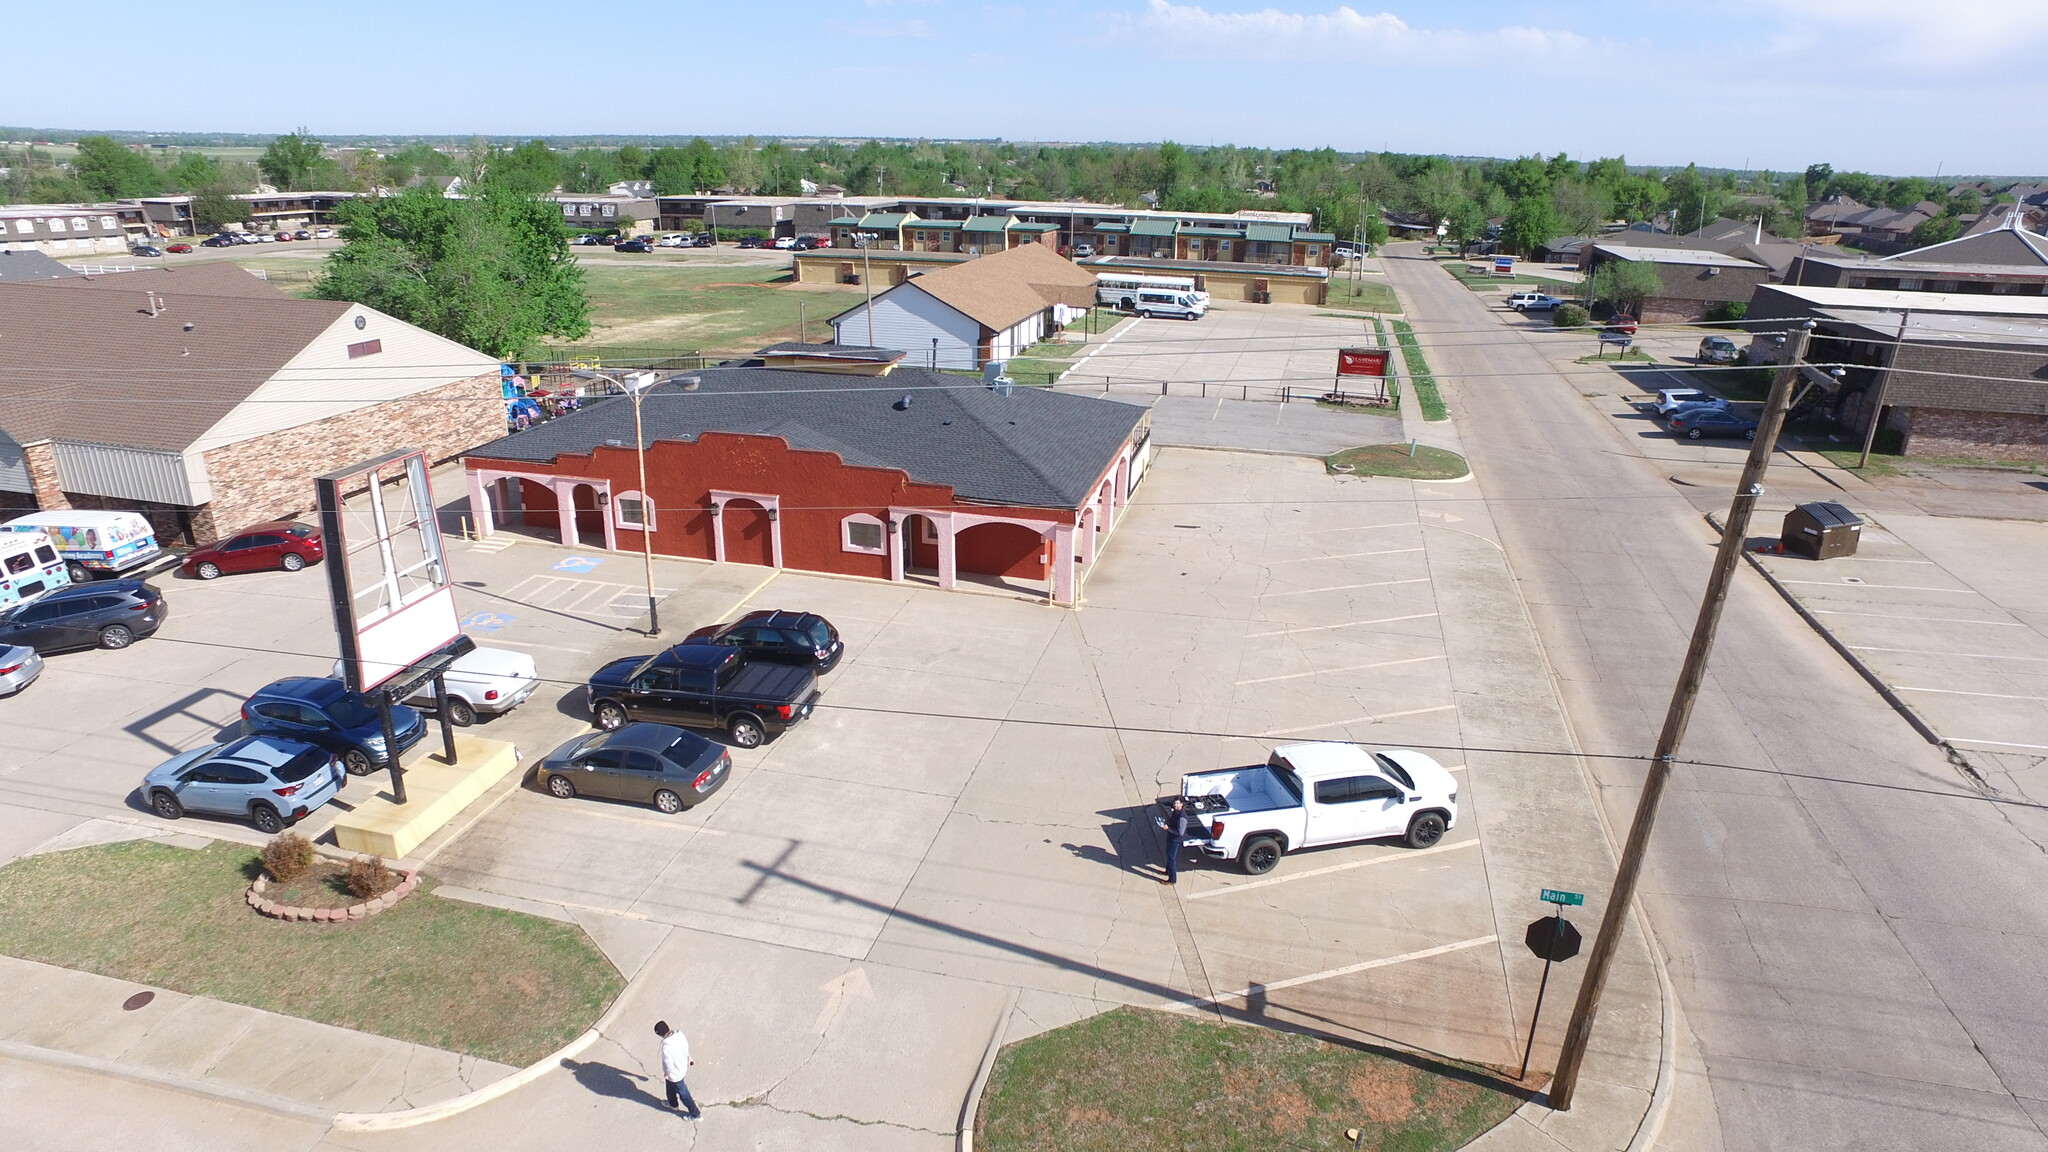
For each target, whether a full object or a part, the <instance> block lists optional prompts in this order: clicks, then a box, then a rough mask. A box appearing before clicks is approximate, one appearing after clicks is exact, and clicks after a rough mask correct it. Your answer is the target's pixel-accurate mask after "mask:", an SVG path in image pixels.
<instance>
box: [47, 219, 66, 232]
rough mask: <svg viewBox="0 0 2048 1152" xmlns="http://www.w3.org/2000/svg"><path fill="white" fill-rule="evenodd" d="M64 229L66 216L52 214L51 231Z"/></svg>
mask: <svg viewBox="0 0 2048 1152" xmlns="http://www.w3.org/2000/svg"><path fill="white" fill-rule="evenodd" d="M63 230H64V218H63V217H62V216H52V217H50V231H52V232H62V231H63Z"/></svg>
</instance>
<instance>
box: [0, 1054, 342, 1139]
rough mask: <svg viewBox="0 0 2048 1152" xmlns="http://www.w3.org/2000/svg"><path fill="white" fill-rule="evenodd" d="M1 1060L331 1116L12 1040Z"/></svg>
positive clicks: (285, 1112)
mask: <svg viewBox="0 0 2048 1152" xmlns="http://www.w3.org/2000/svg"><path fill="white" fill-rule="evenodd" d="M0 1056H5V1057H9V1058H11V1059H16V1060H25V1061H31V1062H34V1063H37V1064H45V1065H52V1066H55V1067H58V1068H68V1069H71V1070H72V1071H74V1072H90V1073H94V1074H96V1075H100V1076H113V1077H117V1078H119V1079H122V1080H129V1081H133V1082H134V1083H137V1084H147V1085H149V1086H150V1087H153V1088H168V1089H171V1090H172V1091H174V1092H184V1093H186V1094H188V1095H192V1096H205V1097H210V1098H212V1099H215V1100H226V1101H228V1102H229V1103H231V1104H240V1105H242V1106H243V1107H245V1108H258V1109H262V1110H263V1111H266V1112H273V1113H276V1114H278V1115H281V1116H290V1117H293V1118H295V1119H300V1120H312V1121H316V1122H318V1123H321V1124H326V1123H328V1122H329V1121H331V1120H332V1119H333V1118H334V1113H332V1112H329V1111H327V1110H325V1109H322V1108H315V1107H313V1106H312V1105H310V1104H300V1103H298V1102H297V1101H293V1100H285V1099H282V1098H281V1097H277V1096H271V1095H267V1094H265V1093H262V1092H252V1091H250V1090H248V1089H246V1088H231V1087H229V1086H227V1085H225V1084H211V1083H208V1082H206V1081H203V1080H191V1079H187V1078H186V1077H183V1076H178V1075H174V1074H172V1073H169V1072H160V1071H158V1070H157V1069H154V1068H143V1067H139V1066H137V1065H134V1064H122V1063H120V1062H118V1061H114V1060H105V1059H101V1058H100V1057H97V1056H81V1055H79V1054H78V1053H76V1052H65V1051H61V1050H59V1049H56V1048H39V1047H37V1046H36V1045H33V1044H22V1043H20V1042H18V1041H14V1040H0Z"/></svg>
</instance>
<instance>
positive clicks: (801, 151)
mask: <svg viewBox="0 0 2048 1152" xmlns="http://www.w3.org/2000/svg"><path fill="white" fill-rule="evenodd" d="M0 165H4V166H5V167H7V168H8V173H7V176H6V177H5V185H4V192H5V198H6V199H7V200H9V201H13V202H60V201H76V200H103V199H113V198H119V197H125V196H148V195H156V194H160V193H166V192H192V193H199V192H202V191H207V192H212V193H233V192H245V191H249V190H251V189H252V188H253V187H254V186H255V184H256V182H257V181H258V180H259V179H260V180H261V181H262V182H263V183H266V184H269V185H271V186H273V187H276V188H279V189H284V190H305V189H315V188H317V189H323V190H333V191H355V192H368V191H372V190H379V189H382V190H391V189H399V188H405V187H410V186H413V185H417V184H424V183H429V182H437V181H438V182H441V183H446V182H447V181H448V180H449V179H451V178H453V177H456V176H462V177H464V178H465V179H469V180H471V181H472V182H474V180H475V179H476V178H477V176H478V175H479V174H481V173H489V175H490V177H491V179H492V180H493V181H494V182H495V183H497V184H499V185H500V186H502V187H506V188H510V189H516V190H518V191H521V192H524V193H530V194H543V193H547V192H551V191H555V190H557V189H559V190H561V191H564V192H602V191H604V190H605V189H607V188H609V187H610V186H611V185H612V184H614V183H617V182H620V181H623V180H646V181H649V182H651V184H652V185H653V190H654V192H655V193H656V194H657V195H677V194H684V193H691V192H707V193H709V192H718V191H721V190H727V191H732V192H737V193H746V194H759V195H776V196H794V195H798V194H800V193H801V192H802V191H803V187H804V185H805V183H807V182H808V183H810V184H813V185H816V186H819V187H824V186H828V185H838V186H840V187H842V188H844V189H845V190H846V191H847V193H848V194H851V195H909V196H999V197H1012V198H1017V199H1027V200H1061V199H1068V198H1078V199H1083V200H1091V201H1097V202H1101V203H1109V204H1120V205H1126V206H1132V207H1139V206H1157V207H1162V208H1166V209H1169V210H1173V209H1179V210H1183V211H1201V212H1234V211H1238V210H1241V209H1267V210H1278V211H1287V212H1307V213H1311V214H1313V216H1314V217H1315V220H1316V222H1317V224H1318V225H1319V226H1321V227H1322V228H1323V229H1325V230H1327V231H1332V232H1336V233H1337V234H1339V235H1340V236H1346V237H1348V236H1352V235H1354V234H1356V233H1357V232H1358V231H1361V230H1362V231H1363V232H1364V233H1365V234H1366V237H1367V239H1368V240H1375V241H1376V240H1378V239H1381V238H1382V236H1381V233H1382V231H1383V229H1382V226H1381V224H1380V219H1381V214H1382V213H1383V212H1392V213H1395V214H1397V215H1405V216H1407V217H1409V218H1413V219H1417V220H1426V221H1430V222H1438V221H1441V222H1447V223H1448V232H1449V234H1450V236H1451V238H1452V239H1454V240H1458V241H1465V240H1471V239H1476V238H1478V237H1480V236H1482V235H1485V234H1488V233H1489V232H1490V230H1491V223H1490V222H1495V221H1498V222H1499V225H1500V226H1499V235H1500V237H1501V239H1502V240H1503V241H1504V242H1505V243H1506V244H1507V245H1508V246H1509V247H1511V248H1515V249H1519V250H1522V251H1527V250H1528V249H1529V248H1530V247H1533V246H1534V245H1537V244H1541V243H1543V242H1545V241H1547V240H1550V239H1552V238H1554V237H1556V236H1560V235H1587V234H1591V233H1593V232H1596V231H1598V230H1599V228H1600V227H1601V226H1602V225H1603V224H1606V223H1609V222H1611V221H1615V220H1652V219H1659V218H1661V219H1663V220H1664V221H1665V222H1666V223H1668V225H1669V226H1670V227H1671V229H1672V230H1673V231H1676V232H1685V231H1690V230H1692V229H1694V228H1697V227H1699V226H1700V225H1701V224H1703V223H1707V222H1710V221H1712V220H1713V219H1714V218H1716V217H1717V216H1730V217H1738V218H1742V219H1760V220H1761V222H1762V224H1763V227H1764V229H1765V230H1766V231H1768V232H1771V233H1774V234H1776V235H1780V236H1797V235H1799V234H1800V232H1801V231H1802V225H1803V214H1804V212H1805V210H1806V207H1807V206H1808V205H1809V204H1812V203H1814V202H1816V201H1819V200H1821V199H1823V198H1825V197H1828V196H1832V195H1843V196H1848V197H1851V198H1853V199H1855V200H1857V201H1858V202H1860V203H1863V204H1867V205H1880V204H1881V205H1885V206H1888V207H1891V208H1895V209H1901V210H1903V209H1906V208H1910V207H1912V206H1914V205H1916V204H1922V203H1924V202H1929V201H1931V202H1933V204H1934V206H1935V208H1936V209H1937V211H1936V213H1935V216H1936V218H1935V219H1934V220H1933V221H1930V222H1929V224H1928V225H1927V226H1926V227H1925V228H1924V229H1923V231H1924V233H1925V235H1924V236H1923V237H1922V238H1921V239H1922V241H1923V242H1927V243H1931V242H1934V241H1935V240H1940V239H1947V238H1949V237H1950V236H1953V235H1954V234H1955V233H1956V231H1958V230H1959V228H1960V217H1961V216H1963V215H1966V214H1969V213H1972V212H1976V211H1980V210H1981V209H1982V208H1983V206H1984V204H1983V201H1984V196H1983V195H1981V194H1980V193H1978V192H1976V191H1973V190H1970V189H1967V188H1966V189H1960V190H1959V191H1958V194H1957V195H1955V196H1953V197H1951V196H1950V195H1949V194H1948V191H1947V187H1946V186H1945V185H1943V184H1942V183H1939V182H1937V181H1934V180H1931V179H1927V178H1923V177H1901V178H1886V177H1879V176H1873V175H1870V174H1868V173H1863V172H1837V171H1835V170H1834V169H1833V168H1832V167H1831V166H1830V165H1827V164H1815V165H1812V166H1811V167H1809V168H1807V169H1806V170H1805V171H1804V172H1797V173H1783V174H1780V173H1773V172H1750V173H1735V172H1716V171H1701V170H1700V169H1699V168H1698V167H1696V166H1690V165H1689V166H1687V167H1685V168H1683V169H1676V170H1670V169H1663V170H1660V169H1652V168H1645V167H1641V166H1636V167H1631V166H1630V165H1629V164H1628V162H1627V160H1626V159H1625V158H1623V157H1619V156H1616V157H1606V158H1602V159H1597V160H1590V161H1579V160H1573V159H1571V158H1570V157H1569V156H1566V155H1564V154H1563V153H1559V154H1558V155H1556V156H1551V157H1548V158H1545V157H1542V156H1524V157H1520V158H1517V159H1513V160H1490V159H1478V160H1474V159H1453V158H1450V157H1445V156H1419V155H1409V154H1402V153H1393V152H1383V153H1369V154H1365V155H1363V156H1359V155H1346V154H1341V153H1339V152H1337V151H1336V150H1334V149H1330V148H1323V149H1317V150H1314V151H1304V150H1298V149H1297V150H1290V151H1274V150H1271V149H1256V148H1238V147H1232V146H1225V147H1205V148H1189V147H1183V146H1181V145H1179V144H1175V143H1171V142H1168V143H1165V144H1159V145H1118V144H1073V145H1018V144H1008V143H999V142H995V143H958V142H956V143H933V142H902V141H879V140H870V141H866V142H864V143H860V144H854V145H847V144H839V143H831V142H825V143H817V144H811V145H809V146H807V147H794V146H791V145H789V144H785V143H783V142H782V141H779V140H769V141H766V142H765V143H764V142H761V141H758V140H755V139H754V138H752V137H748V138H745V139H741V140H731V141H728V142H726V143H724V144H713V143H711V142H709V141H707V140H704V139H702V138H698V139H693V140H690V141H689V142H687V143H684V144H679V145H664V146H660V147H652V148H647V147H641V146H639V145H634V144H627V145H624V146H621V147H616V148H610V147H605V148H600V147H587V148H556V147H552V146H550V145H549V144H548V143H547V142H546V141H543V140H530V141H528V142H526V143H524V144H517V145H503V144H493V143H490V142H487V141H485V140H483V139H481V138H479V139H477V140H475V141H473V142H472V143H471V144H470V145H469V146H468V147H467V148H466V149H464V150H462V151H461V152H460V153H450V152H448V151H443V150H440V149H437V148H435V147H433V146H431V145H428V144H425V143H413V144H408V145H405V146H403V147H401V148H398V149H395V150H393V151H391V152H389V153H384V152H379V151H377V150H376V149H373V148H367V147H365V148H343V149H334V148H329V147H327V146H324V145H323V144H322V143H321V142H320V141H319V140H317V139H314V138H313V137H312V136H311V134H309V133H307V132H306V131H305V130H304V129H301V130H300V131H298V132H295V133H292V134H290V135H287V136H280V137H277V138H275V139H273V140H271V141H270V143H269V145H268V147H267V148H266V149H265V151H264V153H263V155H262V156H261V157H260V158H258V159H257V160H256V162H255V163H253V164H248V163H240V162H232V161H230V162H222V161H219V160H216V159H213V158H211V157H208V156H206V155H204V154H202V153H200V152H196V151H190V150H185V151H175V150H163V149H149V150H145V151H137V150H135V149H131V148H129V147H126V146H124V145H122V144H120V143H117V142H116V141H114V140H113V139H111V138H109V137H106V136H93V137H87V138H85V139H83V140H81V141H79V143H78V157H77V159H76V160H75V161H72V162H70V163H68V164H59V163H57V162H55V161H54V160H53V159H52V158H51V157H50V156H49V155H48V154H47V153H46V152H44V151H42V150H39V149H33V148H31V149H26V150H21V149H16V150H12V151H8V150H0ZM1994 199H1996V197H1994Z"/></svg>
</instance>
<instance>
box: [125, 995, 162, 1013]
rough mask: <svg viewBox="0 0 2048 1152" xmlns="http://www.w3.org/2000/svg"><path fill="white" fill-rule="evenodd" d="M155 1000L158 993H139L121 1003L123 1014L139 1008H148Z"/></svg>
mask: <svg viewBox="0 0 2048 1152" xmlns="http://www.w3.org/2000/svg"><path fill="white" fill-rule="evenodd" d="M154 999H156V993H154V992H137V993H136V994H135V995H133V996H130V997H129V998H127V999H126V1000H123V1001H121V1010H122V1011H123V1012H133V1011H135V1010H136V1009H137V1008H145V1007H148V1005H149V1002H150V1001H151V1000H154Z"/></svg>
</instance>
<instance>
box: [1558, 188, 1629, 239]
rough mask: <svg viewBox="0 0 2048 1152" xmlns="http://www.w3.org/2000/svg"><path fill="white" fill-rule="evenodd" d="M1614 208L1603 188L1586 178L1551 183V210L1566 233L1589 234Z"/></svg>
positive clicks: (1598, 226)
mask: <svg viewBox="0 0 2048 1152" xmlns="http://www.w3.org/2000/svg"><path fill="white" fill-rule="evenodd" d="M1613 211H1614V203H1613V201H1612V200H1610V199H1608V196H1607V192H1606V190H1605V189H1603V188H1601V187H1600V186H1599V185H1598V184H1595V183H1593V182H1591V181H1589V180H1559V181H1558V182H1556V183H1555V184H1552V185H1551V186H1550V212H1551V215H1552V216H1554V217H1556V220H1557V227H1558V229H1559V231H1560V232H1562V233H1563V234H1565V235H1568V236H1591V235H1593V233H1595V232H1596V231H1598V230H1599V228H1600V225H1601V223H1602V222H1604V221H1605V220H1606V219H1607V217H1608V215H1609V214H1610V213H1612V212H1613ZM1549 238H1550V237H1548V236H1546V237H1544V239H1546V240H1548V239H1549Z"/></svg>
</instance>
